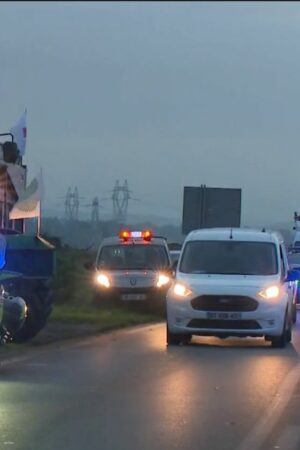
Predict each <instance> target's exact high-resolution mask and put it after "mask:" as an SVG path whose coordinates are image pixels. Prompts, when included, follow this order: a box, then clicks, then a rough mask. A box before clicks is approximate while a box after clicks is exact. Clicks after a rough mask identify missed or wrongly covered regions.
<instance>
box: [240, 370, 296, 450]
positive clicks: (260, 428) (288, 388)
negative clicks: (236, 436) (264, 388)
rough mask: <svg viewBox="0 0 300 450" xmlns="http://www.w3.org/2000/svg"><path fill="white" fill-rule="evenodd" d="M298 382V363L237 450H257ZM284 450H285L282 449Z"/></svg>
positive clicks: (270, 430)
mask: <svg viewBox="0 0 300 450" xmlns="http://www.w3.org/2000/svg"><path fill="white" fill-rule="evenodd" d="M299 380H300V363H298V364H297V365H296V366H295V367H294V368H293V369H292V370H291V371H290V372H289V373H288V375H287V376H286V378H285V380H284V382H283V383H282V385H281V387H280V389H279V391H278V393H277V395H276V397H275V398H274V400H273V401H272V403H271V405H270V406H269V408H268V409H267V410H266V411H265V412H263V414H262V417H263V418H262V420H260V421H259V422H258V423H257V424H256V425H255V426H254V428H253V429H252V431H251V432H250V433H249V434H248V436H247V437H246V438H245V439H244V441H243V442H242V443H241V444H240V446H239V447H238V450H254V449H255V450H259V449H261V448H262V445H263V443H264V442H265V440H266V438H267V437H268V436H269V435H270V433H271V432H272V430H273V428H274V426H275V425H276V422H277V421H278V419H279V418H280V416H281V415H282V413H283V411H284V409H285V408H286V406H287V404H288V402H289V400H290V398H291V396H292V394H293V391H294V389H295V387H296V385H297V383H298V382H299ZM284 450H286V449H285V448H284Z"/></svg>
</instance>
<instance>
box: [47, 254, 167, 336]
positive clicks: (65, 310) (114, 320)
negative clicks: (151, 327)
mask: <svg viewBox="0 0 300 450" xmlns="http://www.w3.org/2000/svg"><path fill="white" fill-rule="evenodd" d="M94 258H95V254H93V253H90V252H87V251H85V250H76V249H59V250H58V251H57V276H56V279H55V284H54V298H55V300H54V308H53V312H52V315H51V318H50V323H53V322H63V323H66V324H73V325H78V326H79V325H86V324H88V325H92V326H94V327H96V328H97V330H99V331H104V330H111V329H115V328H122V327H126V326H130V325H137V324H143V323H149V322H154V321H157V320H162V315H161V312H159V311H154V312H151V313H149V312H147V311H146V310H145V309H143V308H141V307H140V306H141V305H139V308H138V309H137V305H133V306H130V307H126V306H124V307H122V308H120V307H114V306H102V305H101V302H100V300H99V303H98V304H97V303H96V304H95V302H93V285H94V281H93V272H92V271H88V270H86V269H85V268H84V263H86V262H87V261H89V260H92V259H94ZM135 306H136V307H135Z"/></svg>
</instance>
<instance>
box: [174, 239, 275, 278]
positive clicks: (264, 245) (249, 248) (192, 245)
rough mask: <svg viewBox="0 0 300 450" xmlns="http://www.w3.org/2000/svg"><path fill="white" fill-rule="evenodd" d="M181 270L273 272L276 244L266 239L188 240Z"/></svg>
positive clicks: (194, 271) (256, 273) (199, 271)
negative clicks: (246, 240) (263, 240)
mask: <svg viewBox="0 0 300 450" xmlns="http://www.w3.org/2000/svg"><path fill="white" fill-rule="evenodd" d="M180 271H181V272H183V273H195V274H196V273H209V274H225V275H233V274H234V275H275V274H276V273H277V272H278V267H277V258H276V247H275V245H274V244H272V243H269V242H241V241H239V242H237V241H191V242H188V243H187V245H186V247H185V250H184V253H183V257H182V261H181V265H180Z"/></svg>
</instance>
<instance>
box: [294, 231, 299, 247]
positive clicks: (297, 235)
mask: <svg viewBox="0 0 300 450" xmlns="http://www.w3.org/2000/svg"><path fill="white" fill-rule="evenodd" d="M293 249H300V231H296V233H295V236H294V240H293Z"/></svg>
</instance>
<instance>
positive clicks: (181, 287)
mask: <svg viewBox="0 0 300 450" xmlns="http://www.w3.org/2000/svg"><path fill="white" fill-rule="evenodd" d="M297 276H298V274H296V273H295V272H294V271H289V270H288V261H287V256H286V251H285V246H284V242H283V239H282V238H281V236H280V235H279V234H277V233H274V232H266V231H258V230H250V229H240V228H236V229H230V228H216V229H202V230H196V231H192V232H191V233H190V234H189V235H188V236H187V238H186V240H185V242H184V244H183V248H182V251H181V254H180V258H179V261H178V266H177V270H176V278H175V281H174V283H173V285H172V287H171V288H170V289H169V291H168V294H167V343H168V344H169V345H178V344H180V343H181V342H185V343H187V342H189V341H190V339H191V337H192V335H213V336H219V337H221V338H224V337H228V336H264V337H265V339H266V340H268V341H271V343H272V346H273V347H284V346H285V345H286V343H287V342H290V341H291V337H292V323H293V316H292V315H293V298H294V295H293V292H294V290H293V284H294V283H295V281H296V279H297Z"/></svg>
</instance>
